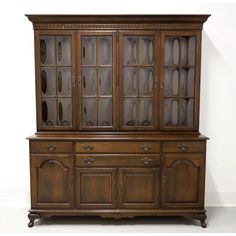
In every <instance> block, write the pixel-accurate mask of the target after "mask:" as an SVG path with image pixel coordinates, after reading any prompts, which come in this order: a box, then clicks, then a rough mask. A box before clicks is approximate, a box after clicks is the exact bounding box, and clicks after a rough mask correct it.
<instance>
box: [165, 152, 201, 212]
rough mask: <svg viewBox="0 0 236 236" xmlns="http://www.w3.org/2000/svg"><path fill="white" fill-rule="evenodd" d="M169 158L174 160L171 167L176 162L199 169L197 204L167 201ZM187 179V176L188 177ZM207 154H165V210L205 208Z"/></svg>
mask: <svg viewBox="0 0 236 236" xmlns="http://www.w3.org/2000/svg"><path fill="white" fill-rule="evenodd" d="M168 158H174V159H175V160H174V161H172V164H171V166H172V165H173V164H174V163H175V162H181V161H183V162H189V163H192V165H194V166H195V167H196V168H198V169H199V173H198V201H197V202H168V201H167V181H168V180H167V173H166V171H167V168H168V166H166V161H167V159H168ZM186 178H187V176H186ZM204 182H205V154H204V153H184V154H182V153H168V154H163V159H162V207H163V208H176V209H180V208H203V207H204V193H205V186H204Z"/></svg>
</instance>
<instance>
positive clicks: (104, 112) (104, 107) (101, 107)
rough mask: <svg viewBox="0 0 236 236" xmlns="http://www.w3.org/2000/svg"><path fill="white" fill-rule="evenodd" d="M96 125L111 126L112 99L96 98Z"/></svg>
mask: <svg viewBox="0 0 236 236" xmlns="http://www.w3.org/2000/svg"><path fill="white" fill-rule="evenodd" d="M98 125H99V126H112V99H111V98H101V99H99V100H98Z"/></svg>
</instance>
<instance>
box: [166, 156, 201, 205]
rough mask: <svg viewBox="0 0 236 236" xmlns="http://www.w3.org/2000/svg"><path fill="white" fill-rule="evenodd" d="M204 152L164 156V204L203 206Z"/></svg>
mask: <svg viewBox="0 0 236 236" xmlns="http://www.w3.org/2000/svg"><path fill="white" fill-rule="evenodd" d="M204 160H205V158H204V154H166V155H164V157H163V173H162V205H163V207H167V208H168V207H170V208H171V207H173V208H194V207H203V202H204V171H205V166H204Z"/></svg>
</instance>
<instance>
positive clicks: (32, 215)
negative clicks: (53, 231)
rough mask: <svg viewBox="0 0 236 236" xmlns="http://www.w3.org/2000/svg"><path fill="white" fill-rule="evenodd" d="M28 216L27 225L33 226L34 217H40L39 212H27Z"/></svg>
mask: <svg viewBox="0 0 236 236" xmlns="http://www.w3.org/2000/svg"><path fill="white" fill-rule="evenodd" d="M28 218H29V223H28V227H30V228H31V227H33V226H34V221H35V220H36V219H39V218H40V215H39V214H36V213H29V214H28Z"/></svg>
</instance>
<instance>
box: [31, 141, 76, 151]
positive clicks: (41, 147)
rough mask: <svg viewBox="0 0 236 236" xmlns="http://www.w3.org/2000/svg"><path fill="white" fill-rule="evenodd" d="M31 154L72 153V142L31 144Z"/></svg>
mask: <svg viewBox="0 0 236 236" xmlns="http://www.w3.org/2000/svg"><path fill="white" fill-rule="evenodd" d="M30 149H31V152H32V153H68V152H70V153H71V152H73V143H72V142H31V143H30Z"/></svg>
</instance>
